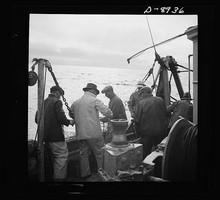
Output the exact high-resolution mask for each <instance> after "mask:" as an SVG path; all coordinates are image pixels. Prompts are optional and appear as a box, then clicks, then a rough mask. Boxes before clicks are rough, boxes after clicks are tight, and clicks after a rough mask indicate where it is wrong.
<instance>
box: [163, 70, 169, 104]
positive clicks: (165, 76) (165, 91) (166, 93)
mask: <svg viewBox="0 0 220 200" xmlns="http://www.w3.org/2000/svg"><path fill="white" fill-rule="evenodd" d="M162 75H163V86H164V88H163V94H164V101H165V104H166V106H168V105H170V89H169V81H168V71H167V69H166V68H163V72H162Z"/></svg>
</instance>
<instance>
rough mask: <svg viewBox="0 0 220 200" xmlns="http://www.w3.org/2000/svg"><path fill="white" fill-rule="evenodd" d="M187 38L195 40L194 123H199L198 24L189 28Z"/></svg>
mask: <svg viewBox="0 0 220 200" xmlns="http://www.w3.org/2000/svg"><path fill="white" fill-rule="evenodd" d="M187 38H188V39H189V40H191V41H193V123H194V124H197V123H198V115H197V112H198V26H193V27H190V28H188V29H187Z"/></svg>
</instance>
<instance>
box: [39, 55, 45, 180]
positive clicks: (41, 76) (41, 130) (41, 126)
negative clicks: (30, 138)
mask: <svg viewBox="0 0 220 200" xmlns="http://www.w3.org/2000/svg"><path fill="white" fill-rule="evenodd" d="M44 71H45V68H44V60H43V59H39V61H38V113H39V115H38V123H39V132H38V145H39V146H38V147H39V154H40V155H39V160H38V161H39V168H38V170H39V171H38V175H39V180H40V182H42V181H44V179H45V176H44V144H43V138H44V86H45V77H44ZM39 119H40V120H39Z"/></svg>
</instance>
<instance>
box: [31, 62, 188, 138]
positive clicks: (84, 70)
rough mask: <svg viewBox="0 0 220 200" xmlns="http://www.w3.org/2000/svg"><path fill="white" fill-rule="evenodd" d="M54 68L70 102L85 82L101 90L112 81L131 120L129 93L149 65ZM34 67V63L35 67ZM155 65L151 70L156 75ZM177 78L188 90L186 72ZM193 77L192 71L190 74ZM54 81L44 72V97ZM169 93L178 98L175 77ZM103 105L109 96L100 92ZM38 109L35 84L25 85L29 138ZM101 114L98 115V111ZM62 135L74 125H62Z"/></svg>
mask: <svg viewBox="0 0 220 200" xmlns="http://www.w3.org/2000/svg"><path fill="white" fill-rule="evenodd" d="M52 68H53V72H54V74H55V76H56V78H57V81H58V83H59V85H60V86H61V87H62V88H63V89H64V91H65V95H64V97H65V98H66V100H67V103H68V104H69V106H71V104H72V102H73V101H75V100H76V99H78V98H80V97H81V96H82V95H83V93H84V92H83V90H82V88H84V87H85V86H86V85H87V83H88V82H92V83H95V84H96V85H97V86H98V89H99V90H100V91H101V90H102V89H103V88H104V87H105V86H106V85H112V86H113V88H114V92H115V93H116V94H117V95H118V96H119V97H120V98H121V99H122V101H123V102H124V105H125V109H126V113H127V117H128V119H129V120H130V112H129V110H128V106H127V101H128V100H129V96H130V95H131V93H132V92H133V91H134V90H135V89H136V83H137V81H139V80H142V79H143V77H144V76H145V74H146V73H147V72H148V70H149V69H146V68H140V69H137V68H131V67H127V68H107V67H91V66H66V65H65V66H52ZM36 70H37V67H36ZM156 72H157V70H156V68H155V70H154V74H155V75H156ZM180 79H181V82H182V86H183V89H184V91H188V73H184V72H183V73H180ZM191 79H192V75H191ZM152 80H153V79H152V78H149V79H148V80H147V82H146V84H147V85H149V86H151V85H152ZM53 85H55V84H54V81H53V79H52V77H51V74H50V72H49V71H47V74H46V88H45V98H46V97H47V96H48V94H49V90H50V87H51V86H53ZM190 85H191V95H192V80H191V84H190ZM171 95H172V96H173V97H174V98H176V99H178V92H177V90H176V87H175V83H174V81H172V82H171ZM97 98H99V99H100V100H102V101H103V102H104V103H105V104H106V105H108V102H109V99H108V98H106V97H105V95H104V94H102V93H101V92H100V94H99V95H98V96H97ZM63 108H64V111H65V113H66V114H67V116H68V111H67V109H66V106H65V105H64V104H63ZM36 110H37V84H36V85H34V86H31V87H30V86H29V87H28V139H29V140H30V139H34V137H35V134H36V130H37V125H36V124H35V122H34V117H35V112H36ZM100 116H101V115H100ZM64 132H65V137H70V136H74V135H75V127H72V126H69V127H66V126H64Z"/></svg>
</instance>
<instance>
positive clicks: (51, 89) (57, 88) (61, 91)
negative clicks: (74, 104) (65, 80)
mask: <svg viewBox="0 0 220 200" xmlns="http://www.w3.org/2000/svg"><path fill="white" fill-rule="evenodd" d="M56 91H58V92H60V94H61V95H64V90H63V89H62V88H61V87H59V86H56V85H55V86H52V87H51V88H50V92H51V93H52V92H56Z"/></svg>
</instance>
